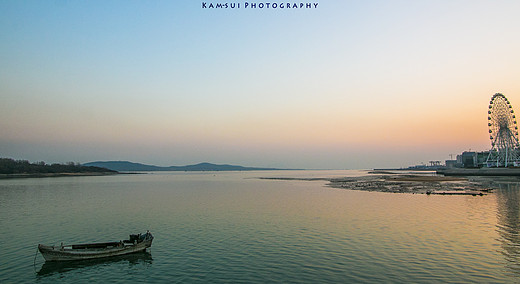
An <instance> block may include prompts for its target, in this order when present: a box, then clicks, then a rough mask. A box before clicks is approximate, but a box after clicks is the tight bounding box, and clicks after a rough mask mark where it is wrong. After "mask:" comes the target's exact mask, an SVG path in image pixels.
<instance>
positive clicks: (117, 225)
mask: <svg viewBox="0 0 520 284" xmlns="http://www.w3.org/2000/svg"><path fill="white" fill-rule="evenodd" d="M358 174H360V172H358V171H316V172H312V171H283V172H280V171H276V172H227V173H222V172H218V173H209V172H206V173H184V172H182V173H170V172H167V173H154V174H143V175H118V176H106V177H70V178H68V177H67V178H44V179H17V180H0V228H2V240H1V242H0V249H1V252H2V257H1V260H0V282H1V283H23V282H29V283H34V282H36V283H54V282H56V281H61V282H68V283H73V282H82V283H84V282H87V281H89V282H90V281H93V282H130V281H133V282H134V283H135V282H136V281H137V282H140V283H165V282H168V283H175V282H179V283H193V282H195V283H196V282H211V283H218V282H228V283H229V282H233V283H236V282H242V283H266V282H281V283H291V282H298V283H320V282H329V283H352V282H364V283H366V282H368V283H370V282H373V283H381V282H384V283H392V282H394V283H400V282H413V283H420V282H428V283H431V282H442V283H446V282H479V283H482V282H493V283H497V282H498V283H501V282H503V283H511V282H517V281H518V279H519V278H518V277H519V276H520V265H519V264H520V235H519V232H520V223H519V222H520V208H519V205H520V189H519V186H518V184H517V183H504V184H502V185H501V189H500V190H498V191H497V192H496V193H494V194H490V195H487V196H483V197H473V196H427V195H414V194H391V193H378V192H363V191H351V190H344V189H333V188H328V187H326V186H324V185H325V182H322V181H312V182H309V181H278V180H260V179H255V178H254V177H260V176H262V177H275V176H276V177H330V176H353V175H358ZM147 229H149V230H150V231H151V232H152V233H153V234H154V236H155V240H154V243H153V246H152V250H151V252H150V253H149V254H137V255H132V256H127V257H121V258H116V259H109V260H106V261H89V262H79V263H69V264H63V265H56V264H49V263H45V262H44V260H43V258H42V256H41V255H40V254H38V255H37V256H36V264H35V265H33V263H34V259H35V252H36V247H37V244H38V243H45V244H59V243H60V242H64V243H75V242H91V241H112V240H120V239H123V238H127V237H128V234H130V233H137V232H144V231H146V230H147Z"/></svg>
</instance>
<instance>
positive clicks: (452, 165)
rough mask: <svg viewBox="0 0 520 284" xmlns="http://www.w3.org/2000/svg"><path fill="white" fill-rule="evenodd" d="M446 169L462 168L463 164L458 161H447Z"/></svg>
mask: <svg viewBox="0 0 520 284" xmlns="http://www.w3.org/2000/svg"><path fill="white" fill-rule="evenodd" d="M445 164H446V168H461V167H462V164H459V163H457V160H446V161H445Z"/></svg>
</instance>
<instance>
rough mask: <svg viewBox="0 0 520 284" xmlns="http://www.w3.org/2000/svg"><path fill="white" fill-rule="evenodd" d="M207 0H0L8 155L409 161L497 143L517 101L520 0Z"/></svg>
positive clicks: (314, 163)
mask: <svg viewBox="0 0 520 284" xmlns="http://www.w3.org/2000/svg"><path fill="white" fill-rule="evenodd" d="M202 2H208V3H209V2H210V1H193V0H179V1H6V0H2V1H0V61H1V62H2V64H0V99H1V101H2V103H1V105H0V112H1V113H0V131H1V132H2V135H1V137H0V154H1V155H2V156H7V157H13V158H17V159H29V160H31V161H39V160H44V161H47V162H66V161H76V162H88V161H94V160H114V159H115V160H132V161H138V162H145V163H153V164H158V165H181V164H190V163H196V162H202V161H209V162H214V163H232V164H243V165H252V166H275V167H298V168H302V167H304V168H370V167H391V166H408V165H410V164H416V163H421V162H427V161H429V160H444V159H448V158H449V154H453V153H459V152H461V151H463V150H469V149H472V150H486V149H487V148H489V139H488V135H487V121H486V120H487V117H486V110H487V104H488V103H489V99H490V98H491V96H492V95H493V94H494V93H495V92H502V93H504V94H505V95H506V96H507V97H508V98H509V100H510V101H511V103H512V104H513V107H515V106H517V105H518V104H519V103H520V100H519V99H518V94H519V91H520V83H518V78H519V75H520V72H519V68H518V66H520V56H519V55H518V50H520V39H519V37H518V36H517V34H518V28H519V27H520V19H519V18H518V17H517V15H516V14H517V12H518V11H520V2H517V1H314V2H316V3H318V4H319V5H318V7H317V8H315V9H290V10H289V9H283V10H282V9H245V8H241V9H234V10H233V9H203V8H202V6H201V3H202ZM250 2H253V1H250ZM255 2H257V3H258V2H259V1H255ZM284 2H286V1H284ZM289 2H293V1H289ZM297 2H298V1H297ZM213 3H223V2H217V1H213ZM234 3H242V7H243V3H244V2H243V1H242V2H240V1H238V2H234Z"/></svg>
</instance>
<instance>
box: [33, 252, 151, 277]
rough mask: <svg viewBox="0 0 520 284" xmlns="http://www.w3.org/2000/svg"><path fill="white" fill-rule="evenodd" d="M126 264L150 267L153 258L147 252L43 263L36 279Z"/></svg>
mask: <svg viewBox="0 0 520 284" xmlns="http://www.w3.org/2000/svg"><path fill="white" fill-rule="evenodd" d="M125 262H128V265H129V266H134V265H151V264H152V262H153V258H152V255H151V253H149V252H147V251H142V252H136V253H132V254H126V255H120V256H114V257H110V258H99V259H88V260H75V261H66V262H52V261H51V262H49V261H47V262H45V263H44V264H43V265H42V267H41V269H40V270H39V271H38V272H37V275H38V277H46V276H51V275H54V274H56V273H66V272H69V271H73V270H76V269H82V268H87V267H95V266H105V265H112V264H124V263H125Z"/></svg>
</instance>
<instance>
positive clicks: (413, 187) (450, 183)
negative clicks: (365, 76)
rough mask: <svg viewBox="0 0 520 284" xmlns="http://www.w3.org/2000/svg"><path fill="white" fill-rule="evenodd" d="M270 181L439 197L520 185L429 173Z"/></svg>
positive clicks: (487, 178)
mask: <svg viewBox="0 0 520 284" xmlns="http://www.w3.org/2000/svg"><path fill="white" fill-rule="evenodd" d="M262 179H272V180H303V181H319V180H323V181H328V183H327V186H329V187H333V188H344V189H350V190H364V191H378V192H392V193H412V194H442V195H485V194H487V193H490V192H492V191H493V189H495V188H498V183H503V182H520V179H514V180H508V179H503V178H490V177H453V176H448V177H446V176H439V175H434V174H432V173H413V174H410V173H406V174H402V173H395V172H382V171H378V172H369V173H368V174H367V175H366V176H360V177H344V178H287V177H280V178H273V177H270V178H262Z"/></svg>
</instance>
